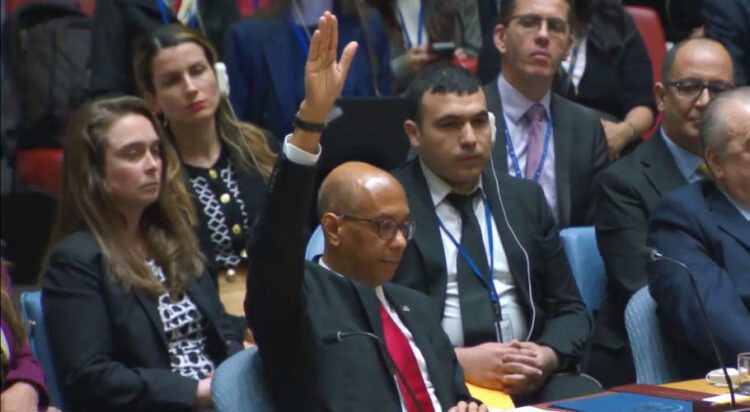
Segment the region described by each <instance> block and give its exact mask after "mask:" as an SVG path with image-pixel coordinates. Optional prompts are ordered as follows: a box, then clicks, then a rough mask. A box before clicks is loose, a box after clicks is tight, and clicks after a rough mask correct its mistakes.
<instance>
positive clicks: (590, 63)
mask: <svg viewBox="0 0 750 412" xmlns="http://www.w3.org/2000/svg"><path fill="white" fill-rule="evenodd" d="M574 11H575V21H576V24H575V25H576V29H577V30H576V31H577V36H576V40H575V43H574V45H573V49H572V51H571V52H570V56H569V57H568V59H567V60H566V61H565V62H563V64H562V66H563V69H564V70H565V76H563V77H562V78H563V79H564V80H565V82H563V83H564V86H562V87H561V88H562V92H563V94H564V95H565V96H566V97H568V98H570V99H572V100H574V101H576V102H578V103H581V104H583V105H585V106H588V107H591V108H593V109H596V110H599V111H600V112H601V113H602V115H603V119H602V125H603V126H604V132H605V134H606V136H607V143H608V146H609V155H610V158H617V157H619V154H620V152H621V151H622V149H623V148H624V147H625V146H626V145H627V144H628V143H630V142H633V141H636V140H637V139H638V138H640V136H641V134H643V133H645V132H646V131H648V130H649V129H650V128H651V125H652V124H653V122H654V113H655V111H656V104H655V103H654V96H653V93H652V92H651V89H652V87H653V76H652V73H651V70H652V69H651V61H650V59H649V56H648V52H647V51H646V46H645V45H644V43H643V39H642V38H641V35H640V33H638V30H637V29H636V27H635V23H634V22H633V19H632V18H631V17H630V15H628V14H627V12H626V11H625V9H624V8H623V7H622V4H621V2H620V0H578V1H576V2H575V9H574Z"/></svg>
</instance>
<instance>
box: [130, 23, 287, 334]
mask: <svg viewBox="0 0 750 412" xmlns="http://www.w3.org/2000/svg"><path fill="white" fill-rule="evenodd" d="M216 61H217V58H216V51H215V50H214V48H213V47H211V45H210V44H209V43H208V40H207V39H206V38H205V37H203V36H202V35H200V33H198V32H196V31H193V30H191V29H188V28H186V27H184V26H180V25H169V26H163V27H161V28H159V29H157V30H156V31H155V32H153V33H151V34H150V35H149V36H147V37H145V38H144V39H143V41H142V42H141V43H140V45H139V47H138V48H137V49H136V51H135V64H134V70H133V71H134V73H135V75H136V81H137V83H138V86H139V89H140V90H141V93H142V95H143V96H144V97H145V99H146V101H148V102H149V104H150V106H151V107H152V109H153V110H154V111H155V112H156V113H157V116H158V117H160V118H161V119H162V122H163V124H164V125H165V129H166V132H167V134H168V135H169V137H170V138H171V139H172V141H173V142H174V144H175V147H176V149H177V152H178V154H179V155H180V160H182V163H183V165H184V168H185V170H186V172H187V176H188V177H189V185H188V190H189V191H190V194H191V195H192V196H191V197H192V199H193V202H194V204H195V209H196V210H197V211H198V222H199V225H198V239H199V240H200V244H201V250H202V251H203V254H204V255H205V256H206V257H207V263H208V264H209V266H210V267H211V268H212V269H213V270H212V271H211V274H212V276H214V281H216V276H218V278H219V279H220V280H221V282H219V283H220V284H221V288H220V292H222V293H224V291H225V289H226V290H228V289H230V285H228V284H227V283H226V281H227V280H228V281H230V282H231V281H233V280H234V278H235V277H236V276H239V277H240V279H239V282H238V283H237V285H238V286H239V285H243V286H241V288H243V289H244V283H245V282H244V273H245V272H246V268H247V251H246V250H245V248H246V247H247V241H248V235H249V232H250V227H251V226H252V223H253V221H254V220H255V218H256V217H257V215H258V213H260V209H261V207H262V205H263V201H264V199H265V194H266V190H265V189H266V186H265V180H266V179H267V178H268V176H269V175H270V174H271V170H272V169H273V165H274V162H275V160H276V155H275V154H274V153H273V151H272V150H271V149H270V147H269V142H268V141H267V139H266V135H265V134H264V133H263V131H261V130H260V129H258V128H257V127H255V126H252V125H249V124H247V123H242V122H239V121H237V120H236V119H235V118H234V117H233V115H232V110H231V108H230V107H229V101H228V100H227V99H226V97H223V96H221V93H220V90H219V89H220V87H219V85H218V80H217V74H216V72H215V71H214V63H216ZM271 141H272V142H273V144H275V140H274V139H271ZM231 286H232V288H234V285H231ZM243 295H244V293H243ZM228 310H229V308H228ZM231 312H232V313H233V314H242V307H241V304H240V305H238V307H237V308H232V309H231ZM239 327H241V328H243V329H244V327H245V321H244V320H242V319H240V322H239Z"/></svg>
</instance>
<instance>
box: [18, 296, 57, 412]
mask: <svg viewBox="0 0 750 412" xmlns="http://www.w3.org/2000/svg"><path fill="white" fill-rule="evenodd" d="M21 317H22V318H23V319H24V320H25V321H26V322H27V323H28V324H29V325H30V327H29V346H31V351H32V352H33V353H34V356H35V357H36V359H37V360H38V361H39V364H40V365H41V366H42V370H43V371H44V377H45V378H46V381H47V382H46V383H47V394H48V395H49V399H50V405H51V406H56V407H57V408H59V409H61V410H63V411H66V410H67V409H66V408H65V405H64V403H63V398H62V392H60V390H61V389H62V381H61V380H60V378H59V376H58V375H57V372H56V370H55V364H54V361H53V359H52V352H51V351H50V345H49V340H48V339H47V329H46V327H45V324H44V313H43V312H42V291H40V290H37V291H33V292H24V293H21Z"/></svg>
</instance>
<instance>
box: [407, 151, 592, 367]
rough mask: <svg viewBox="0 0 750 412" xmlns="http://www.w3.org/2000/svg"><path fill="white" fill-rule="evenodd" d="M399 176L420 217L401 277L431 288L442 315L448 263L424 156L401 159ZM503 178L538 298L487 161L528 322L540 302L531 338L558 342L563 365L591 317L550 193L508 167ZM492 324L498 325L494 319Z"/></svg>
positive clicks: (487, 179) (488, 183)
mask: <svg viewBox="0 0 750 412" xmlns="http://www.w3.org/2000/svg"><path fill="white" fill-rule="evenodd" d="M394 175H395V176H396V178H397V179H398V180H399V181H400V182H401V184H402V185H403V186H404V189H405V190H406V194H407V196H408V197H409V208H410V210H411V217H412V219H414V221H415V222H416V224H417V232H416V234H415V236H414V239H413V240H412V241H411V242H410V243H409V245H408V247H407V249H406V252H405V253H404V257H403V258H402V260H401V265H400V266H399V269H398V271H397V272H396V277H395V278H394V282H396V283H399V284H402V285H405V286H408V287H410V288H412V289H416V290H418V291H420V292H424V293H426V294H427V295H428V296H429V297H430V298H432V304H433V310H434V311H435V312H436V313H437V314H438V316H440V317H441V318H442V316H443V312H444V308H445V290H446V284H447V275H446V262H445V255H444V253H443V243H442V239H441V237H440V227H439V225H438V220H437V214H436V213H435V207H434V206H433V202H432V197H431V196H430V192H429V188H428V186H427V181H426V180H425V177H424V174H423V172H422V168H421V166H420V163H419V160H418V159H413V160H411V161H409V162H408V163H406V164H405V165H403V166H401V167H400V168H398V169H397V170H396V171H395V172H394ZM498 183H499V186H500V193H501V195H502V201H503V203H504V205H505V212H507V218H508V221H509V222H510V224H511V226H512V227H513V230H514V231H515V234H516V235H517V236H518V240H519V241H520V243H521V244H523V247H524V248H525V249H526V252H527V253H528V255H529V263H530V264H531V270H530V274H531V288H532V293H531V294H532V295H533V303H532V302H531V301H530V299H529V288H528V284H529V282H528V279H527V277H526V273H527V271H526V269H527V268H526V259H525V258H524V255H523V252H522V251H521V248H520V247H519V246H518V244H517V243H516V242H515V240H514V237H513V235H512V234H511V232H510V230H509V229H508V227H507V226H506V224H505V219H506V216H505V214H504V211H503V208H502V207H501V206H500V203H499V197H498V195H497V191H496V189H495V181H494V179H493V177H492V176H491V171H490V169H489V165H488V166H487V167H486V168H485V172H484V174H483V176H482V184H483V189H484V191H485V193H486V195H487V198H488V199H489V202H490V208H491V209H492V217H493V219H494V221H495V225H496V226H497V230H498V232H499V235H500V238H501V240H502V244H503V248H504V249H505V254H506V255H507V257H508V265H509V267H510V272H511V274H512V275H513V279H514V280H515V282H516V287H517V288H518V298H519V301H520V304H521V306H522V307H523V308H524V310H525V311H526V317H527V319H528V320H529V322H531V319H532V310H531V306H532V304H533V305H534V308H535V309H536V322H535V325H534V329H533V333H532V334H531V339H530V340H531V341H535V342H538V343H542V344H545V345H548V346H550V347H551V348H553V349H554V350H555V351H556V352H557V353H558V355H559V356H560V358H561V359H560V360H561V364H567V363H570V362H574V361H575V360H576V359H577V358H578V356H579V355H580V353H581V350H582V349H583V345H584V342H585V341H586V338H587V337H588V334H589V329H590V325H589V319H588V314H587V312H586V309H585V307H584V305H583V303H582V301H581V297H580V294H579V293H578V287H577V286H576V283H575V280H574V279H573V275H572V274H571V272H570V266H569V264H568V260H567V258H566V257H565V253H564V252H563V249H562V243H561V241H560V236H559V233H558V230H557V226H556V225H555V220H554V218H553V217H552V213H551V211H550V208H549V206H548V205H547V201H546V200H545V198H544V193H542V189H541V187H540V186H539V185H538V184H536V183H533V182H531V181H528V180H523V179H518V178H515V177H511V176H508V175H507V174H505V173H498ZM487 327H488V328H489V329H492V328H493V325H487ZM492 330H494V329H492ZM492 333H494V332H492Z"/></svg>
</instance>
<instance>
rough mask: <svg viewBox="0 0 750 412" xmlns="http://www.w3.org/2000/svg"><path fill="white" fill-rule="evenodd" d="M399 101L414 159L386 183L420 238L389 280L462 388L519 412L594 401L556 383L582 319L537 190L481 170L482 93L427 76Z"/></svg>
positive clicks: (583, 331) (449, 74) (461, 74)
mask: <svg viewBox="0 0 750 412" xmlns="http://www.w3.org/2000/svg"><path fill="white" fill-rule="evenodd" d="M407 98H408V99H409V103H410V106H411V107H410V113H409V119H410V120H407V121H406V123H405V126H404V128H405V130H406V134H407V135H408V136H409V140H410V141H411V144H412V147H414V149H415V150H416V152H417V155H418V157H417V158H415V159H413V160H411V161H409V162H408V163H406V164H405V165H404V166H402V167H400V168H399V169H397V170H396V171H395V176H396V178H398V179H399V181H400V182H401V184H402V185H403V186H404V189H405V190H406V193H407V195H408V197H409V208H410V210H411V217H412V219H414V221H415V223H416V226H417V227H418V228H419V230H418V231H417V233H416V236H415V237H414V241H413V242H411V243H410V244H409V245H408V246H407V248H406V251H405V252H404V258H403V259H402V261H401V265H400V266H399V268H398V272H397V273H396V277H395V278H394V281H395V282H396V283H399V284H402V285H405V286H409V287H411V288H414V289H416V290H419V291H421V292H423V293H425V294H427V295H428V296H429V297H430V298H431V299H432V304H433V310H435V314H436V315H437V316H439V317H440V318H441V319H442V326H443V329H444V330H445V331H446V333H447V334H448V337H449V338H450V341H451V343H452V344H453V346H454V347H455V351H456V355H457V356H458V360H459V362H460V363H461V366H463V368H464V371H465V373H466V379H467V381H469V382H471V383H473V384H476V385H479V386H483V387H487V388H493V389H498V390H502V391H505V392H507V393H509V394H511V395H513V396H514V401H515V402H516V404H525V403H536V402H542V401H546V400H552V399H560V398H565V397H569V396H574V395H579V394H582V393H585V391H586V390H587V386H590V387H593V388H594V389H593V390H598V389H599V388H598V385H597V384H596V383H594V382H591V381H589V380H587V379H585V378H580V377H578V376H575V375H570V376H568V377H565V378H563V377H558V376H556V373H557V372H565V371H570V370H571V369H572V367H573V366H574V365H575V364H576V363H577V361H578V357H579V356H580V354H581V350H582V349H583V345H584V342H585V341H586V338H587V337H588V334H589V330H590V325H589V320H588V315H587V313H586V309H585V307H584V305H583V303H582V302H581V297H580V295H579V293H578V288H577V286H576V283H575V281H574V279H573V276H572V274H571V272H570V267H569V265H568V261H567V258H566V257H565V254H564V252H563V250H562V243H561V241H560V237H559V234H558V229H557V225H555V219H554V218H553V217H552V212H551V210H550V208H549V206H548V205H547V202H546V201H545V198H544V194H543V192H542V189H541V188H540V187H539V185H537V184H535V183H533V182H531V181H528V180H525V179H518V178H514V177H511V176H508V175H507V174H505V173H495V171H494V170H493V169H492V167H491V165H490V164H489V162H488V160H489V157H490V150H491V145H490V141H491V139H492V137H491V125H490V118H489V113H488V111H487V104H486V101H485V94H484V91H483V90H482V88H481V87H480V85H479V82H478V81H477V79H476V78H475V77H473V76H472V75H471V73H469V72H467V71H466V70H464V69H462V68H459V67H456V66H433V67H430V68H428V69H426V70H425V71H423V72H422V73H420V74H419V75H418V76H417V78H416V79H415V80H414V81H413V82H412V83H411V85H410V86H409V89H408V90H407ZM493 174H494V176H493ZM498 189H499V193H498ZM558 378H559V379H558ZM579 381H582V382H579Z"/></svg>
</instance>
